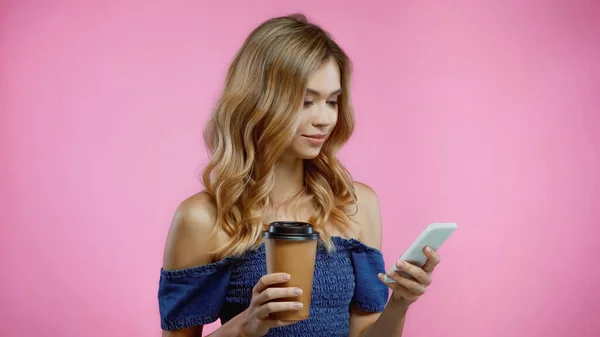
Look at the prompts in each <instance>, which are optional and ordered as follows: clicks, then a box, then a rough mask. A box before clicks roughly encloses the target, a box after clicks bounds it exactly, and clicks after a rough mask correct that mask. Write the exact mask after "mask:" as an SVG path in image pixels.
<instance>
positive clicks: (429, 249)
mask: <svg viewBox="0 0 600 337" xmlns="http://www.w3.org/2000/svg"><path fill="white" fill-rule="evenodd" d="M425 251H427V252H428V253H431V252H432V251H433V250H432V249H431V247H429V246H427V248H425Z"/></svg>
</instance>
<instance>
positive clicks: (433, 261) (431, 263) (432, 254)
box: [423, 246, 440, 273]
mask: <svg viewBox="0 0 600 337" xmlns="http://www.w3.org/2000/svg"><path fill="white" fill-rule="evenodd" d="M423 252H424V253H425V256H427V262H425V264H424V265H423V270H424V271H425V272H426V273H431V272H433V270H434V269H435V266H437V265H438V264H439V263H440V256H439V255H438V253H437V252H436V251H435V249H433V248H431V247H429V246H427V247H425V248H424V251H423Z"/></svg>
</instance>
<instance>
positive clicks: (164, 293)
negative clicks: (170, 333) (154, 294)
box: [158, 259, 232, 330]
mask: <svg viewBox="0 0 600 337" xmlns="http://www.w3.org/2000/svg"><path fill="white" fill-rule="evenodd" d="M231 268H232V263H231V261H230V260H229V259H224V260H221V261H219V262H215V263H211V264H207V265H203V266H199V267H193V268H188V269H178V270H165V269H161V271H160V281H159V289H158V306H159V311H160V323H161V328H162V329H163V330H178V329H184V328H189V327H192V326H197V325H205V324H209V323H212V322H215V321H216V320H217V319H218V318H219V312H220V311H221V308H222V306H223V303H224V301H225V295H226V293H227V287H228V284H229V279H230V276H231Z"/></svg>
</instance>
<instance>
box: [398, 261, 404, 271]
mask: <svg viewBox="0 0 600 337" xmlns="http://www.w3.org/2000/svg"><path fill="white" fill-rule="evenodd" d="M396 267H398V269H402V268H403V267H404V261H402V260H400V261H398V262H397V263H396Z"/></svg>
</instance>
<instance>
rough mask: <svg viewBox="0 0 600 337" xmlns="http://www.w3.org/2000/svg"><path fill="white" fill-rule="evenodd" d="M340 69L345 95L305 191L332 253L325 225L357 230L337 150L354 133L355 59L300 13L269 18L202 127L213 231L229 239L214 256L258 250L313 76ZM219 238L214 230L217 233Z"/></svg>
mask: <svg viewBox="0 0 600 337" xmlns="http://www.w3.org/2000/svg"><path fill="white" fill-rule="evenodd" d="M330 59H332V60H334V61H335V62H336V63H337V65H338V66H339V69H340V75H341V77H340V78H341V87H342V90H343V91H342V94H341V95H340V96H339V97H338V122H337V124H336V126H335V127H334V129H333V130H332V133H331V135H330V137H329V139H328V140H327V142H326V143H325V144H324V145H323V147H322V150H321V152H320V154H319V155H318V157H316V158H315V159H312V160H306V161H305V165H304V170H305V182H304V183H305V189H304V191H303V194H305V195H308V196H309V198H310V199H311V201H312V206H313V207H314V211H315V212H314V214H313V215H312V216H311V218H310V219H309V220H308V221H309V222H310V223H311V224H313V226H315V228H316V229H317V230H318V231H319V232H321V234H322V235H321V238H322V240H323V243H324V244H325V245H326V247H327V249H328V250H332V249H333V244H332V242H331V237H330V235H329V234H328V232H327V229H326V228H325V224H326V223H331V224H333V225H334V226H337V228H340V229H342V230H350V231H352V230H353V229H352V225H351V219H350V217H349V213H348V209H349V206H352V205H355V203H356V195H355V192H354V187H353V182H352V179H351V176H350V174H349V172H348V171H347V170H346V169H345V168H344V166H343V165H342V164H341V163H340V162H339V161H338V159H337V153H338V151H339V150H340V148H341V147H342V146H343V145H344V144H345V143H346V142H347V141H348V139H349V138H350V136H351V134H352V132H353V129H354V114H353V111H352V106H351V102H350V74H351V62H350V60H349V58H348V56H347V55H346V54H345V52H344V51H343V50H342V49H341V48H340V47H339V46H338V45H337V44H336V43H335V42H334V41H333V40H332V39H331V37H330V34H329V33H328V32H326V31H324V30H323V29H322V28H320V27H318V26H316V25H314V24H311V23H309V22H308V21H307V20H306V17H305V16H304V15H301V14H294V15H290V16H284V17H276V18H272V19H269V20H267V21H265V22H263V23H262V24H261V25H259V26H258V27H257V28H255V29H254V30H253V31H252V32H251V34H250V35H249V36H248V37H247V39H246V40H245V42H244V43H243V46H242V47H241V49H240V50H239V51H238V53H237V54H236V56H235V58H234V59H233V61H232V63H231V65H230V67H229V69H228V72H227V76H226V81H225V86H224V89H223V92H222V94H221V97H220V98H219V100H218V102H217V104H216V106H215V108H214V110H213V112H212V115H211V117H210V119H209V121H208V123H207V125H206V127H205V130H204V141H205V144H206V146H207V149H208V152H209V156H210V160H209V162H208V164H207V165H206V167H205V169H204V171H203V173H202V183H203V185H204V187H205V190H206V192H207V193H208V194H209V195H210V196H211V197H212V198H213V199H214V200H215V202H216V206H217V221H216V225H215V231H222V232H224V233H226V234H227V236H228V241H227V242H226V243H225V244H223V245H222V246H220V247H219V248H217V250H215V251H214V252H213V259H215V260H217V259H220V258H222V257H225V256H232V255H240V254H242V253H243V252H245V251H246V250H248V249H253V248H257V247H258V246H259V245H260V242H261V233H262V231H263V230H264V226H265V223H264V221H265V216H266V214H267V212H269V210H271V209H272V208H271V207H272V206H273V205H272V200H271V199H270V196H269V194H270V192H271V190H272V189H273V185H274V172H275V165H276V163H277V161H278V160H279V158H280V157H281V155H282V154H283V153H284V152H285V151H286V150H287V149H288V147H289V146H290V144H291V142H292V139H293V137H294V133H295V130H297V126H298V111H299V109H300V108H301V107H302V104H303V101H304V95H305V91H306V87H307V85H308V79H309V76H310V75H311V74H313V72H314V71H316V70H317V69H318V68H319V66H321V65H322V64H323V63H324V62H326V61H327V60H330ZM213 233H214V232H213Z"/></svg>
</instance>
